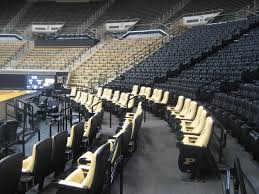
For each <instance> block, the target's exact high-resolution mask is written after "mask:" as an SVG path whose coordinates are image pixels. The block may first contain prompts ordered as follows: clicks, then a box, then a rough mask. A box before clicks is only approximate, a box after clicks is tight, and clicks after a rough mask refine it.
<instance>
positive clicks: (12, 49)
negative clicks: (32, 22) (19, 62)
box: [0, 41, 26, 67]
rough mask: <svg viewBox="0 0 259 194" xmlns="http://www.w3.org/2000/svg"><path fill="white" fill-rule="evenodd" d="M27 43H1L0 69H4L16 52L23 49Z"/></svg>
mask: <svg viewBox="0 0 259 194" xmlns="http://www.w3.org/2000/svg"><path fill="white" fill-rule="evenodd" d="M25 44H26V41H0V67H4V65H5V64H6V63H8V62H9V61H10V60H11V59H12V57H15V55H16V52H17V51H19V50H20V49H22V48H23V46H24V45H25Z"/></svg>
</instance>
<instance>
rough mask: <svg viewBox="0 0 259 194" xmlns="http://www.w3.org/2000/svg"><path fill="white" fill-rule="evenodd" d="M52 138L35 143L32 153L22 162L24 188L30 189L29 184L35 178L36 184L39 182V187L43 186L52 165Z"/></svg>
mask: <svg viewBox="0 0 259 194" xmlns="http://www.w3.org/2000/svg"><path fill="white" fill-rule="evenodd" d="M51 155H52V138H46V139H44V140H42V141H40V142H38V143H36V144H34V145H33V148H32V155H31V156H29V157H28V158H26V159H25V160H23V162H22V178H21V182H22V183H23V184H24V186H23V189H25V191H26V190H27V189H28V185H29V184H30V182H31V181H32V178H33V180H34V184H36V183H38V184H39V189H42V188H43V185H44V179H45V177H46V176H47V175H48V174H49V168H50V167H51Z"/></svg>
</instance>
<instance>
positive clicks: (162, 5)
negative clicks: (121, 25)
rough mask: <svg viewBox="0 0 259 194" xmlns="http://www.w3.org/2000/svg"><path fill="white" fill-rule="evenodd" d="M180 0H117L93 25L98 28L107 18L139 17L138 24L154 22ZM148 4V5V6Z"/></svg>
mask: <svg viewBox="0 0 259 194" xmlns="http://www.w3.org/2000/svg"><path fill="white" fill-rule="evenodd" d="M177 2H178V0H173V1H167V0H162V1H159V2H158V1H155V0H152V1H150V0H142V1H138V0H133V1H127V0H120V1H116V2H115V3H114V4H113V5H112V6H111V7H110V8H109V9H108V10H107V11H106V12H105V13H104V14H103V15H102V16H101V17H100V18H98V20H97V21H96V22H95V23H94V24H93V25H92V28H97V27H99V26H100V25H102V24H103V23H104V22H105V21H107V20H124V19H137V20H138V21H139V22H138V24H147V23H152V22H153V21H154V20H156V19H157V18H159V17H160V16H162V15H163V14H164V13H165V12H166V11H168V10H169V9H170V8H172V7H173V6H174V5H175V4H176V3H177ZM147 5H148V6H147Z"/></svg>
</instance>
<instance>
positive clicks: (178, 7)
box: [153, 0, 190, 23]
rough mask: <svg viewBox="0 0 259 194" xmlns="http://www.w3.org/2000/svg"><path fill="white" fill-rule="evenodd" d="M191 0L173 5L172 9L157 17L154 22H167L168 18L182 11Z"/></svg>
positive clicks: (184, 0)
mask: <svg viewBox="0 0 259 194" xmlns="http://www.w3.org/2000/svg"><path fill="white" fill-rule="evenodd" d="M189 2H190V0H182V1H180V2H179V3H178V4H177V5H175V6H173V7H172V8H171V9H169V10H168V11H167V12H166V13H165V14H163V15H162V16H161V17H159V18H158V19H156V20H155V21H154V22H153V23H165V22H166V21H167V20H168V19H170V18H171V17H172V16H174V15H175V14H176V13H177V12H179V11H181V9H183V8H184V7H185V6H186V5H187V4H188V3H189Z"/></svg>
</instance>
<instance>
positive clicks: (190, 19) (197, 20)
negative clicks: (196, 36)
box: [182, 12, 220, 26]
mask: <svg viewBox="0 0 259 194" xmlns="http://www.w3.org/2000/svg"><path fill="white" fill-rule="evenodd" d="M219 14H220V12H218V13H212V14H204V15H196V16H187V17H183V18H182V22H183V25H184V26H195V25H205V24H207V23H208V19H212V18H214V17H215V16H217V15H219Z"/></svg>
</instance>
